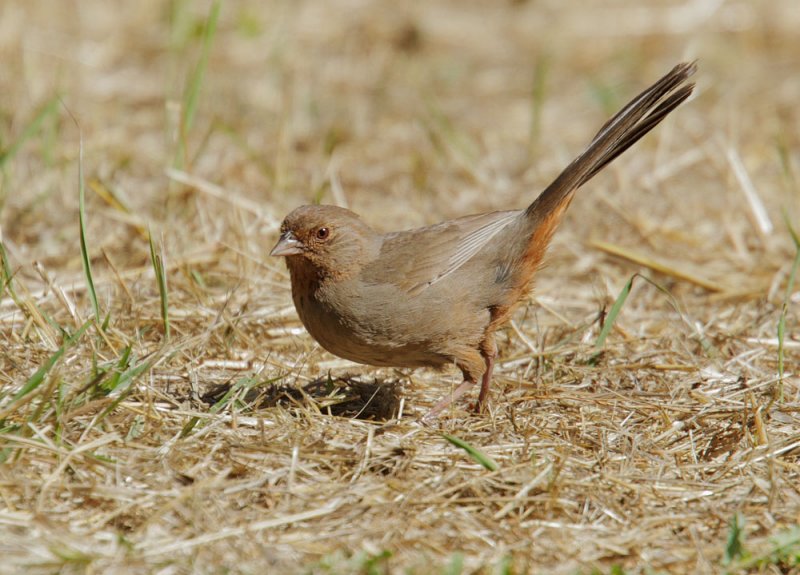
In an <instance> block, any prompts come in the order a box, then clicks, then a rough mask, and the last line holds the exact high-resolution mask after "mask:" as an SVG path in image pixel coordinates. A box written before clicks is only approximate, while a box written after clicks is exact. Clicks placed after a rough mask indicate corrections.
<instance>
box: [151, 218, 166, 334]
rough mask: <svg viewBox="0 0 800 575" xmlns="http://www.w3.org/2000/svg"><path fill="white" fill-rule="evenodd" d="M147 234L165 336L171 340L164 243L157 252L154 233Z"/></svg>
mask: <svg viewBox="0 0 800 575" xmlns="http://www.w3.org/2000/svg"><path fill="white" fill-rule="evenodd" d="M147 235H148V239H149V241H150V261H151V262H152V264H153V271H154V272H155V274H156V283H158V295H159V298H160V300H161V321H163V322H164V337H165V338H166V339H167V340H169V329H170V328H169V294H168V292H167V270H166V267H165V264H164V245H163V244H161V253H160V254H159V253H156V247H155V243H154V242H153V234H152V233H151V232H150V230H148V234H147Z"/></svg>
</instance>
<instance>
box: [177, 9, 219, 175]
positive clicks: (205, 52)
mask: <svg viewBox="0 0 800 575" xmlns="http://www.w3.org/2000/svg"><path fill="white" fill-rule="evenodd" d="M221 7H222V4H221V2H220V0H216V1H215V2H214V3H213V4H212V5H211V11H210V12H209V15H208V19H207V20H206V25H205V28H204V30H203V46H202V50H201V52H200V60H199V61H198V63H197V66H196V67H195V69H194V71H193V72H192V76H191V79H190V80H189V84H188V86H187V87H186V92H185V93H184V97H183V115H182V117H181V133H180V138H179V141H178V153H177V155H176V156H175V163H174V165H175V167H176V168H181V167H182V166H183V161H184V157H185V155H186V135H187V134H188V133H189V132H190V131H191V129H192V126H193V125H194V118H195V115H196V113H197V105H198V102H199V100H200V90H201V88H202V86H203V80H204V78H205V75H206V69H207V68H208V58H209V56H210V54H211V46H212V44H213V43H214V36H215V35H216V32H217V21H218V20H219V13H220V8H221Z"/></svg>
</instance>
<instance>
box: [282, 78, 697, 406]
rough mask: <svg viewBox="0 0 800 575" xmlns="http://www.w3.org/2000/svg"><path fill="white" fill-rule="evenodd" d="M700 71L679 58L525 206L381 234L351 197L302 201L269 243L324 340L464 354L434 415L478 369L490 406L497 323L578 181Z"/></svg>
mask: <svg viewBox="0 0 800 575" xmlns="http://www.w3.org/2000/svg"><path fill="white" fill-rule="evenodd" d="M694 72H695V64H694V63H683V64H679V65H678V66H675V68H673V69H672V70H671V71H670V72H669V73H668V74H667V75H665V76H664V77H663V78H661V79H660V80H658V81H657V82H656V83H655V84H653V85H652V86H651V87H649V88H647V89H646V90H645V91H644V92H642V93H641V94H639V95H638V96H637V97H636V98H634V99H633V100H632V101H631V102H630V103H628V104H627V105H626V106H625V107H624V108H622V110H620V111H619V112H618V113H617V114H616V115H615V116H614V117H613V118H611V119H610V120H609V121H608V122H606V124H605V125H604V126H603V127H602V128H601V129H600V131H599V132H598V133H597V135H596V136H595V137H594V139H593V140H592V141H591V143H590V144H589V146H588V147H587V148H586V150H585V151H584V152H583V153H581V154H580V155H579V156H578V157H577V158H575V160H573V161H572V163H570V164H569V165H568V166H567V167H566V168H565V169H564V171H562V172H561V174H560V175H559V176H558V177H557V178H556V179H555V180H554V181H553V183H552V184H550V185H549V186H548V187H547V188H546V189H545V190H544V191H543V192H542V193H541V194H540V195H539V196H538V197H537V198H536V200H535V201H534V202H533V203H532V204H531V205H530V206H528V207H527V208H526V209H525V210H515V211H500V212H491V213H484V214H477V215H472V216H466V217H462V218H458V219H455V220H450V221H446V222H442V223H440V224H436V225H433V226H429V227H424V228H419V229H415V230H407V231H401V232H392V233H387V234H381V233H378V232H376V231H375V230H373V229H372V228H371V227H370V226H368V225H367V224H365V223H364V222H363V221H362V220H361V218H360V217H359V216H358V215H357V214H355V213H353V212H351V211H350V210H346V209H344V208H340V207H336V206H302V207H299V208H297V209H295V210H294V211H292V212H291V213H290V214H289V215H288V216H286V219H285V220H284V221H283V224H282V225H281V236H280V240H279V241H278V243H277V245H276V246H275V247H274V248H273V249H272V252H271V255H273V256H285V257H286V265H287V267H288V268H289V275H290V277H291V283H292V298H293V300H294V305H295V307H296V308H297V313H298V315H299V316H300V319H301V320H302V322H303V325H305V327H306V329H307V330H308V332H309V333H310V334H311V335H312V336H313V337H314V339H316V340H317V341H318V342H319V344H320V345H321V346H322V347H324V348H325V349H327V350H328V351H330V352H331V353H333V354H335V355H338V356H339V357H343V358H345V359H349V360H351V361H355V362H358V363H364V364H369V365H375V366H389V367H442V366H444V365H447V364H455V365H456V366H457V367H458V368H459V369H460V370H461V372H462V373H463V375H464V381H463V383H462V384H461V385H460V386H459V387H458V388H456V389H455V390H454V391H453V392H452V393H451V394H449V395H447V396H445V397H444V398H443V399H442V400H441V401H439V402H438V403H437V404H436V405H435V406H434V407H433V409H431V411H430V412H429V413H428V414H427V415H426V416H425V417H426V418H428V417H433V416H435V415H437V414H438V413H439V412H441V411H442V410H443V409H444V408H445V407H447V406H448V405H449V404H450V403H451V402H452V401H454V400H456V399H457V398H459V397H460V396H461V395H463V394H464V392H466V391H467V390H468V389H470V388H471V387H472V386H473V385H475V384H476V383H477V382H478V381H479V380H480V381H481V389H480V394H479V395H478V402H477V404H476V408H477V411H481V410H482V409H483V407H484V406H485V405H486V403H487V399H488V393H489V383H490V381H491V378H492V368H493V366H494V360H495V357H496V355H497V346H496V345H495V331H496V330H497V328H498V327H500V326H501V325H502V324H503V323H505V322H506V321H507V320H508V319H509V317H510V316H511V313H512V311H513V310H514V307H515V306H516V305H517V304H518V303H519V302H520V300H522V299H523V298H524V297H525V296H526V295H527V294H528V293H529V292H530V290H531V289H532V287H533V276H534V274H535V272H536V271H537V269H538V268H539V267H540V265H541V263H542V258H543V257H544V254H545V250H546V249H547V246H548V244H549V243H550V238H551V237H552V236H553V232H554V231H555V229H556V226H558V224H559V222H560V221H561V219H562V217H563V215H564V212H565V211H566V209H567V207H568V206H569V204H570V202H571V201H572V197H573V195H574V192H575V190H576V189H577V188H579V187H580V186H581V185H583V184H585V183H586V182H587V181H589V180H590V179H591V178H592V177H593V176H594V175H595V174H597V173H598V172H599V171H600V170H602V169H603V168H604V167H605V166H607V165H608V164H609V163H610V162H611V161H613V160H614V159H615V158H616V157H617V156H619V155H620V154H622V153H623V152H624V151H625V150H627V149H628V148H629V147H630V146H632V145H633V144H634V143H636V142H637V141H638V140H639V138H641V137H642V136H644V135H645V134H646V133H647V132H649V131H650V130H652V129H653V128H654V127H655V126H656V125H657V124H658V123H659V122H661V120H663V119H664V118H665V117H666V116H667V115H668V114H669V113H670V112H672V111H673V110H674V109H675V108H676V107H678V106H679V105H680V104H681V103H682V102H683V101H684V100H686V98H688V97H689V95H690V94H691V93H692V89H693V88H694V84H687V83H686V80H687V79H688V78H689V77H690V76H691V75H692V74H693V73H694Z"/></svg>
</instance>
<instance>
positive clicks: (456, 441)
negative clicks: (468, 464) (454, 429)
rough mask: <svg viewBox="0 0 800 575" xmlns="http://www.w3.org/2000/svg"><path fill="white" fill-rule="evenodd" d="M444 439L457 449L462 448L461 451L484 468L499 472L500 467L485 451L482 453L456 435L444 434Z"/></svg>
mask: <svg viewBox="0 0 800 575" xmlns="http://www.w3.org/2000/svg"><path fill="white" fill-rule="evenodd" d="M442 437H444V438H445V439H446V440H447V441H449V442H450V443H452V444H453V445H455V446H456V447H460V448H461V449H463V450H464V451H466V452H467V454H468V455H469V456H470V457H471V458H472V459H474V460H475V461H476V462H478V463H480V464H481V465H482V466H483V467H484V468H486V469H488V470H489V471H497V470H498V468H499V467H498V465H497V463H496V462H495V461H494V459H492V458H491V457H489V456H488V455H486V454H485V453H484V452H483V451H481V450H480V449H478V448H477V447H474V446H472V445H470V444H469V443H467V442H466V441H464V440H463V439H461V438H460V437H456V436H455V435H448V434H446V433H443V434H442Z"/></svg>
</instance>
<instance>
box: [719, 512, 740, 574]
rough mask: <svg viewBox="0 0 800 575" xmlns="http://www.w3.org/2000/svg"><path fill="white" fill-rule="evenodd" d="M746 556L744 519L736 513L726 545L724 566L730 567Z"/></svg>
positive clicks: (732, 519)
mask: <svg viewBox="0 0 800 575" xmlns="http://www.w3.org/2000/svg"><path fill="white" fill-rule="evenodd" d="M743 554H744V517H743V516H742V514H741V513H735V514H734V515H733V517H732V518H731V523H730V529H729V530H728V540H727V541H726V543H725V554H724V556H723V559H722V563H723V564H724V565H730V564H731V563H732V562H733V561H735V560H736V559H738V558H739V557H741V556H742V555H743Z"/></svg>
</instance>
